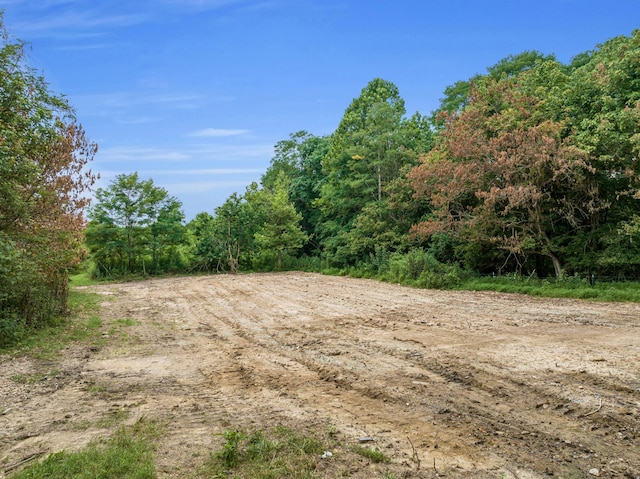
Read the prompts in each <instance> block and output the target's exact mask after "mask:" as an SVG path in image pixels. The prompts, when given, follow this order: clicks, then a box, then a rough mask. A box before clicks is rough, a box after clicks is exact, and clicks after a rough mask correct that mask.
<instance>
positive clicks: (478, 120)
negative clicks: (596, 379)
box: [88, 31, 640, 286]
mask: <svg viewBox="0 0 640 479" xmlns="http://www.w3.org/2000/svg"><path fill="white" fill-rule="evenodd" d="M639 51H640V34H639V32H638V31H635V32H633V34H632V35H631V36H629V37H626V36H621V37H617V38H614V39H612V40H610V41H608V42H606V43H605V44H603V45H600V46H598V47H596V48H595V49H594V50H592V51H588V52H585V53H582V54H580V55H577V56H576V57H575V58H574V59H573V60H572V61H571V62H570V63H569V64H566V65H565V64H562V63H561V62H559V61H557V60H556V59H555V57H553V56H552V55H542V54H541V53H539V52H534V51H529V52H523V53H521V54H519V55H514V56H509V57H507V58H505V59H503V60H501V61H499V62H498V63H497V64H496V65H494V66H492V67H490V68H488V70H487V73H486V74H485V75H477V76H475V77H474V78H471V79H469V80H466V81H459V82H457V83H456V84H454V85H452V86H450V87H448V88H447V89H446V90H445V97H444V98H443V99H442V100H441V106H440V109H439V110H438V111H436V112H434V113H433V114H432V115H430V116H429V117H426V116H423V115H421V114H419V113H415V114H413V115H412V116H408V115H407V114H406V111H405V107H404V101H403V99H402V97H401V96H400V93H399V91H398V88H397V87H396V86H395V85H394V84H393V83H391V82H389V81H386V80H382V79H380V78H376V79H374V80H372V81H371V82H370V83H369V84H368V85H366V86H365V87H364V88H363V90H362V92H361V93H360V95H359V96H358V97H357V98H355V99H354V100H353V101H352V102H351V104H350V105H349V106H348V107H347V108H346V110H345V113H344V116H343V118H342V120H341V122H340V124H339V125H338V126H337V128H336V130H335V132H334V133H333V134H331V135H328V136H322V137H318V136H315V135H313V134H310V133H308V132H306V131H304V130H301V131H299V132H296V133H293V134H291V135H290V137H289V138H288V139H285V140H282V141H281V142H279V143H278V144H277V145H276V146H275V156H274V157H273V159H272V161H271V165H270V167H269V168H268V170H267V171H266V172H265V174H264V175H263V177H262V180H261V182H260V184H255V183H254V184H251V185H249V186H248V187H247V189H246V191H245V192H244V193H243V194H238V193H236V194H234V195H232V196H231V197H229V198H228V199H227V201H226V202H225V203H224V204H223V205H222V206H220V207H218V208H216V209H215V211H214V212H213V215H211V214H209V213H206V212H203V213H200V214H199V215H198V216H197V217H196V218H195V219H194V220H192V221H190V222H189V223H188V224H187V225H185V226H182V222H181V216H180V215H179V214H174V215H167V214H165V215H164V216H163V220H162V221H160V219H159V218H160V217H159V216H158V220H152V219H149V220H148V221H146V220H145V221H146V222H142V223H139V224H133V223H131V224H129V225H128V226H127V225H125V224H120V223H118V221H120V220H117V219H116V218H118V217H119V216H118V215H119V213H117V212H113V214H112V215H111V216H108V217H107V216H104V205H105V204H108V203H109V202H108V201H107V200H106V199H105V197H104V193H105V192H101V191H100V190H99V194H98V195H97V201H98V203H97V204H96V205H95V206H94V208H93V210H92V214H91V215H90V218H91V219H92V221H91V223H90V225H89V229H88V245H89V247H90V249H91V251H92V253H93V256H94V258H96V259H97V260H98V261H97V264H96V269H95V273H96V274H97V275H98V276H110V275H113V274H121V273H130V272H133V271H138V272H139V271H143V272H146V273H149V272H151V273H154V272H166V271H176V270H201V271H231V272H237V271H240V270H269V269H273V268H278V269H280V268H283V267H286V268H307V269H316V270H318V269H327V268H333V269H334V270H338V271H340V270H342V271H347V270H350V271H351V270H358V271H359V272H361V273H362V274H371V275H381V274H382V275H384V274H385V272H388V271H389V270H391V269H396V270H398V269H400V270H402V271H403V272H402V274H401V275H404V276H407V277H409V278H411V279H413V280H421V281H422V284H423V285H426V286H446V283H447V281H445V280H443V278H445V277H446V278H449V279H451V280H453V281H454V282H455V279H456V278H457V277H460V276H463V275H465V274H491V275H502V274H516V275H526V276H536V277H541V278H546V277H556V278H562V277H567V276H571V277H577V278H583V279H584V280H585V281H586V279H587V278H593V277H609V278H611V277H613V278H619V279H638V278H639V277H640V207H639V201H640V176H639V173H640V171H639V168H640V166H639V161H638V155H639V152H640V55H639V54H638V52H639ZM130 179H131V178H130ZM118 181H120V180H118ZM135 181H137V178H136V179H135ZM140 187H141V188H142V183H140ZM118 188H119V187H118V185H117V182H115V183H114V184H112V186H111V188H110V190H111V193H112V194H115V193H116V191H117V190H118ZM173 201H174V203H173V207H172V208H173V209H174V211H178V210H179V202H177V200H175V199H174V200H173ZM156 207H157V208H158V209H157V211H158V212H159V211H160V210H162V207H161V204H160V203H158V204H157V205H156ZM152 216H153V215H152ZM149 218H151V216H150V217H149ZM171 224H172V225H173V226H169V225H171ZM114 225H115V228H116V229H112V230H110V231H111V234H112V237H110V239H109V241H106V242H105V241H104V239H105V238H103V237H100V236H99V235H98V236H96V235H97V234H98V231H102V232H103V233H105V234H107V233H106V232H107V230H108V229H109V228H112V227H113V226H114ZM138 227H141V228H143V230H144V231H146V232H144V233H143V232H142V230H140V232H139V233H135V228H138ZM131 228H133V229H131ZM145 228H146V229H145ZM154 228H155V229H154ZM154 231H155V232H154ZM168 231H172V233H171V235H172V236H171V237H172V238H173V240H171V241H169V240H166V239H164V240H161V239H159V238H160V236H162V235H163V234H166V232H168ZM160 232H165V233H160ZM131 233H132V234H133V236H131ZM118 235H124V236H123V238H125V237H126V238H127V239H126V240H125V239H120V240H118V239H117V237H118ZM127 235H129V236H127ZM133 237H135V241H133V240H132V239H131V238H133ZM158 241H160V242H158ZM116 243H117V245H118V246H117V247H116V246H115V245H116ZM109 245H112V246H109ZM136 248H137V249H136ZM140 248H142V249H140ZM167 248H169V249H167ZM134 249H136V251H137V252H136V253H135V257H136V258H138V260H137V261H133V262H132V261H131V254H132V251H133V250H134ZM159 252H160V254H159ZM125 258H126V261H125ZM144 258H146V263H145V260H144ZM134 263H135V264H134ZM134 266H135V267H134Z"/></svg>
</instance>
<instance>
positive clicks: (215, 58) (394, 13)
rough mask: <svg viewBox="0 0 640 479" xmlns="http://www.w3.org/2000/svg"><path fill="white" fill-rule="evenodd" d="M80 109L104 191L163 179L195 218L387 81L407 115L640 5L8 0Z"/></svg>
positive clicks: (565, 0) (35, 61)
mask: <svg viewBox="0 0 640 479" xmlns="http://www.w3.org/2000/svg"><path fill="white" fill-rule="evenodd" d="M0 9H4V10H5V24H6V25H7V27H8V28H9V30H10V31H11V32H12V33H13V34H14V36H16V37H18V38H20V39H22V40H25V41H27V42H28V43H29V44H30V45H31V51H30V63H31V65H32V66H33V67H35V68H37V69H38V70H39V71H41V72H42V73H43V75H44V77H45V79H46V80H47V82H48V83H49V84H50V87H51V89H52V90H53V91H54V92H57V93H62V94H64V95H65V96H66V97H67V98H68V100H69V101H70V103H71V104H72V105H73V106H74V107H75V108H76V110H77V115H78V118H79V120H80V122H81V123H82V124H83V126H84V128H85V130H86V131H87V134H88V136H89V138H91V139H92V140H93V141H95V142H97V143H98V145H99V152H98V154H97V156H96V158H95V161H94V162H93V164H92V167H91V168H92V170H93V171H95V172H99V173H100V175H101V180H100V182H99V184H98V186H103V187H104V186H108V184H109V182H110V181H111V180H112V179H113V178H114V177H115V175H117V174H120V173H132V172H134V171H137V172H138V173H139V174H140V177H141V178H143V179H147V178H153V180H154V182H155V184H157V185H159V186H162V187H164V188H166V189H167V190H168V191H169V193H170V194H171V195H173V196H176V197H177V198H178V199H180V201H181V202H182V203H183V206H184V211H185V213H186V215H187V218H188V219H190V218H193V216H195V214H197V213H198V212H201V211H207V212H210V213H213V210H214V208H215V207H217V206H219V205H221V204H222V203H223V202H224V200H225V199H226V198H227V197H228V196H229V195H230V194H232V193H233V192H239V193H242V192H244V190H245V187H246V186H247V185H248V184H249V183H250V182H251V181H259V179H260V176H261V175H262V173H264V171H265V170H266V168H267V167H268V166H269V161H270V159H271V157H272V155H273V146H274V144H275V143H277V142H278V141H280V140H283V139H286V138H288V136H289V134H290V133H294V132H296V131H298V130H303V129H304V130H307V131H309V132H310V133H313V134H316V135H325V134H329V133H331V132H332V131H333V130H335V128H336V127H337V126H338V123H339V121H340V119H341V118H342V115H343V113H344V110H345V109H346V108H347V106H348V105H349V103H350V102H351V100H352V99H353V98H355V97H357V96H358V95H359V94H360V91H361V90H362V88H363V87H365V86H366V84H367V83H368V82H369V81H370V80H372V79H374V78H376V77H380V78H383V79H385V80H389V81H391V82H393V83H395V84H396V85H397V86H398V88H399V90H400V94H401V96H402V97H403V98H404V100H405V103H406V107H407V112H408V114H412V113H414V112H416V111H419V112H420V113H422V114H425V115H426V114H429V113H431V111H433V110H434V109H435V108H436V107H437V106H438V101H439V99H440V98H441V97H442V94H443V91H444V89H445V88H446V87H447V86H448V85H451V84H453V83H455V82H456V81H458V80H466V79H468V78H470V77H471V76H473V75H474V74H476V73H484V72H485V71H486V68H487V67H488V66H491V65H494V64H495V63H497V62H498V61H499V60H501V59H502V58H504V57H506V56H508V55H510V54H517V53H520V52H522V51H524V50H537V51H540V52H542V53H544V54H552V53H553V54H555V55H556V56H557V58H558V59H559V60H560V61H563V62H569V61H570V60H571V58H572V57H573V56H574V55H576V54H578V53H582V52H584V51H587V50H591V49H593V48H595V47H596V45H597V44H600V43H603V42H605V41H606V40H608V39H610V38H612V37H615V36H618V35H627V36H628V35H630V34H631V32H632V31H633V30H634V29H636V28H640V2H639V1H638V0H606V1H605V0H599V1H595V0H537V1H528V0H519V1H518V0H511V1H508V0H477V1H474V0H441V1H439V2H432V1H430V0H396V1H385V0H367V1H364V0H350V1H347V0H343V1H338V0H109V1H106V0H0Z"/></svg>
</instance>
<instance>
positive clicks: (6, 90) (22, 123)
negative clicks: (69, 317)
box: [0, 13, 97, 346]
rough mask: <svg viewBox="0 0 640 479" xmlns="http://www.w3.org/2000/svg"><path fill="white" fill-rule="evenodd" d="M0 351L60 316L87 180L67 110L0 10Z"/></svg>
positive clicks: (78, 256)
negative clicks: (27, 55)
mask: <svg viewBox="0 0 640 479" xmlns="http://www.w3.org/2000/svg"><path fill="white" fill-rule="evenodd" d="M0 42H1V43H0V45H1V47H0V346H1V345H4V344H6V343H8V342H10V341H12V340H14V339H16V338H17V337H18V336H19V335H20V334H22V333H23V332H24V331H26V328H28V327H30V326H33V327H37V326H39V325H41V324H43V323H45V322H46V321H48V320H49V319H50V318H51V317H52V316H54V315H57V314H60V313H63V312H65V311H66V300H67V283H68V277H67V273H68V270H69V269H70V268H73V267H74V266H75V265H77V264H78V263H79V262H80V261H81V260H82V258H83V256H84V250H83V248H82V241H81V240H82V227H83V225H84V219H83V216H82V210H83V208H84V207H86V205H87V203H88V200H87V197H86V195H85V191H86V190H87V189H88V188H90V187H91V185H92V184H93V181H94V176H93V175H92V174H91V172H90V171H89V170H87V169H86V165H87V164H88V162H90V161H91V160H92V158H93V156H94V155H95V152H96V150H97V147H96V145H95V144H93V143H90V142H89V141H87V139H86V137H85V133H84V130H83V129H82V128H81V127H80V126H79V125H78V124H77V121H76V118H75V116H74V112H73V109H72V108H71V106H70V105H69V104H68V103H67V102H66V101H65V100H64V99H62V98H61V97H60V96H56V95H55V94H53V93H51V92H50V91H49V89H48V86H47V84H46V82H45V81H44V79H43V78H42V76H40V75H39V74H37V73H36V71H35V70H34V69H33V68H31V67H30V66H29V65H28V63H27V61H26V55H25V44H24V43H23V42H21V41H17V40H14V39H13V38H12V37H11V35H10V34H9V33H8V31H7V30H6V28H5V26H4V22H3V17H2V14H1V13H0Z"/></svg>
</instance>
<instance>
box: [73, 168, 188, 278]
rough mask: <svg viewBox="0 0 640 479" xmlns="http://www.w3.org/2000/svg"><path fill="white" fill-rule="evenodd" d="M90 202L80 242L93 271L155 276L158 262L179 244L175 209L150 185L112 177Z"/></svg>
mask: <svg viewBox="0 0 640 479" xmlns="http://www.w3.org/2000/svg"><path fill="white" fill-rule="evenodd" d="M95 198H96V204H95V205H94V206H92V207H91V209H90V210H89V215H88V216H89V219H90V220H91V221H90V223H89V225H88V228H87V231H86V242H87V246H88V247H89V249H90V251H91V253H92V254H93V257H94V260H95V261H96V262H97V265H98V268H99V271H100V270H104V271H105V272H107V273H108V274H129V273H135V272H142V273H143V274H147V273H148V272H156V271H154V269H156V268H159V266H160V264H159V259H160V258H161V257H162V256H163V255H166V254H167V251H168V250H170V249H171V248H174V252H175V246H176V245H177V244H179V243H180V242H181V239H182V236H181V234H182V221H183V218H184V215H183V214H182V212H181V211H180V208H181V204H180V202H179V201H178V200H177V199H176V198H174V197H171V196H169V194H168V192H167V191H166V190H165V189H164V188H161V187H157V186H155V185H154V184H153V180H151V179H149V180H140V179H139V178H138V173H133V174H130V175H127V174H122V175H118V176H117V177H116V178H115V179H114V180H113V181H112V182H111V184H110V185H109V187H108V188H98V189H97V190H96V193H95ZM167 261H169V262H171V261H175V259H171V258H167ZM147 265H149V266H150V267H151V270H150V271H147Z"/></svg>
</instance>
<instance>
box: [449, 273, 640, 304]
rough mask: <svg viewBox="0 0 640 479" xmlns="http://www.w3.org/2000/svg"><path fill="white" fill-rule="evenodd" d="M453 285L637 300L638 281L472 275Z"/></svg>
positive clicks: (639, 297) (639, 296)
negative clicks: (559, 279)
mask: <svg viewBox="0 0 640 479" xmlns="http://www.w3.org/2000/svg"><path fill="white" fill-rule="evenodd" d="M455 289H457V290H465V291H468V290H473V291H497V292H501V293H521V294H528V295H531V296H539V297H547V298H573V299H589V300H594V301H612V302H640V283H638V282H624V283H623V282H620V283H605V282H596V284H595V285H593V286H592V285H590V284H589V283H588V282H587V281H586V280H579V279H574V278H568V279H567V280H564V281H553V282H551V281H548V280H540V279H534V278H532V279H529V278H511V277H497V278H475V279H469V280H466V281H463V282H462V283H461V284H460V285H458V286H457V287H456V288H455Z"/></svg>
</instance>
